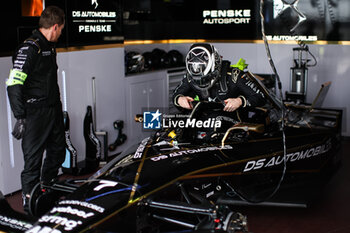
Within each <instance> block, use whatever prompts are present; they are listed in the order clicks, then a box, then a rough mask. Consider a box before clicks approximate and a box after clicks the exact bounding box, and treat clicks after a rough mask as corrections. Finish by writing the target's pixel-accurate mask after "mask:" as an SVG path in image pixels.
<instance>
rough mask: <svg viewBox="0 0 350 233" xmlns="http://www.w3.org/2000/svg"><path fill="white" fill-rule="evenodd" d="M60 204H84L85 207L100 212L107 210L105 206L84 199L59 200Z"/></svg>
mask: <svg viewBox="0 0 350 233" xmlns="http://www.w3.org/2000/svg"><path fill="white" fill-rule="evenodd" d="M59 204H60V205H77V206H82V207H85V208H89V209H92V210H95V211H97V212H99V213H103V212H104V211H105V209H104V208H103V207H100V206H97V205H95V204H91V203H88V202H84V201H78V200H63V201H60V202H59Z"/></svg>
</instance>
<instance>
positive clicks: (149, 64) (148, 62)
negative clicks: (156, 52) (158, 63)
mask: <svg viewBox="0 0 350 233" xmlns="http://www.w3.org/2000/svg"><path fill="white" fill-rule="evenodd" d="M142 56H143V57H144V59H145V67H144V68H145V70H152V69H153V68H154V65H153V59H152V53H151V52H144V53H143V54H142Z"/></svg>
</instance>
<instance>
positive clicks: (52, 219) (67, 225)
mask: <svg viewBox="0 0 350 233" xmlns="http://www.w3.org/2000/svg"><path fill="white" fill-rule="evenodd" d="M38 221H39V222H44V223H53V224H58V225H61V226H63V227H64V228H63V229H64V230H65V231H71V230H73V229H74V228H76V227H77V226H78V225H81V224H82V221H75V220H69V219H68V218H66V217H61V216H53V215H51V216H49V215H44V216H42V217H41V218H40V219H39V220H38Z"/></svg>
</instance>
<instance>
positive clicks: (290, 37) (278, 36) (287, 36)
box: [266, 35, 318, 41]
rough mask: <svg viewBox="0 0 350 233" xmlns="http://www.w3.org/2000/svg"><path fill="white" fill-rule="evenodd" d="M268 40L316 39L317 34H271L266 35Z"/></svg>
mask: <svg viewBox="0 0 350 233" xmlns="http://www.w3.org/2000/svg"><path fill="white" fill-rule="evenodd" d="M266 38H267V39H268V40H272V41H317V39H318V38H317V36H303V35H299V36H291V35H275V36H271V35H268V36H266Z"/></svg>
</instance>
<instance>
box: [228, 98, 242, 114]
mask: <svg viewBox="0 0 350 233" xmlns="http://www.w3.org/2000/svg"><path fill="white" fill-rule="evenodd" d="M224 102H225V107H224V111H226V112H233V111H235V110H236V109H237V108H239V107H241V105H242V104H243V103H242V99H241V98H228V99H226V100H224Z"/></svg>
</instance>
